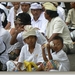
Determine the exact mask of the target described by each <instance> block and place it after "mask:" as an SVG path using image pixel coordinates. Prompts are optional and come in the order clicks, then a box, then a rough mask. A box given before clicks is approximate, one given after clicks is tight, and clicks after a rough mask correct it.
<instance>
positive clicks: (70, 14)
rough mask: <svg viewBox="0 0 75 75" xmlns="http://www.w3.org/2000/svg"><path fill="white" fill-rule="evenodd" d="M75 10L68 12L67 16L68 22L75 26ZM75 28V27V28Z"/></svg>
mask: <svg viewBox="0 0 75 75" xmlns="http://www.w3.org/2000/svg"><path fill="white" fill-rule="evenodd" d="M74 14H75V9H74V8H72V9H70V10H69V11H68V14H67V18H66V22H68V23H70V22H71V24H73V25H75V15H74ZM74 27H75V26H74Z"/></svg>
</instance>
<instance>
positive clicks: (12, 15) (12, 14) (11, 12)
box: [7, 7, 21, 28]
mask: <svg viewBox="0 0 75 75" xmlns="http://www.w3.org/2000/svg"><path fill="white" fill-rule="evenodd" d="M20 11H21V7H19V9H18V10H17V13H18V12H20ZM14 14H15V13H14V7H12V8H11V9H10V10H9V14H8V17H7V20H8V22H10V23H11V28H14V27H15V25H14V20H15V18H14Z"/></svg>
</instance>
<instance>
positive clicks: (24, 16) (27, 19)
mask: <svg viewBox="0 0 75 75" xmlns="http://www.w3.org/2000/svg"><path fill="white" fill-rule="evenodd" d="M17 18H19V19H20V21H21V24H22V25H27V24H28V25H31V16H30V15H29V14H28V13H26V12H23V13H20V14H18V16H16V20H17Z"/></svg>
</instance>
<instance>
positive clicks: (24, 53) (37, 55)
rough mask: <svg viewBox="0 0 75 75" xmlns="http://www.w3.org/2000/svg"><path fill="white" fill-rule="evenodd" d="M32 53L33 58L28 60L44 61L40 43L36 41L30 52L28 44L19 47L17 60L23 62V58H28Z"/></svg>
mask: <svg viewBox="0 0 75 75" xmlns="http://www.w3.org/2000/svg"><path fill="white" fill-rule="evenodd" d="M32 55H33V58H32V59H31V60H30V61H32V62H35V63H38V62H43V61H44V60H43V57H42V49H41V45H40V44H38V43H36V45H35V48H34V51H33V53H32V54H31V53H30V52H29V47H28V45H27V44H26V45H24V46H23V47H22V49H21V52H20V56H19V60H18V62H22V63H23V62H24V61H25V60H28V59H29V58H30V57H31V56H32Z"/></svg>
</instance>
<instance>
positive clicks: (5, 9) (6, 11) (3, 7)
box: [0, 4, 8, 16]
mask: <svg viewBox="0 0 75 75" xmlns="http://www.w3.org/2000/svg"><path fill="white" fill-rule="evenodd" d="M0 8H1V9H3V10H4V11H5V13H6V15H7V16H8V9H7V8H6V7H5V6H3V5H2V4H0Z"/></svg>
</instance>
